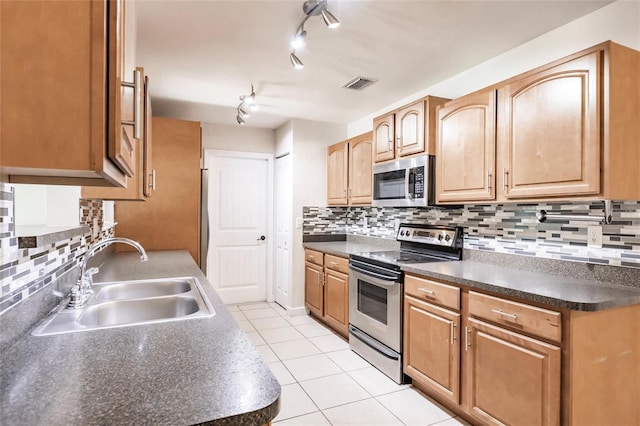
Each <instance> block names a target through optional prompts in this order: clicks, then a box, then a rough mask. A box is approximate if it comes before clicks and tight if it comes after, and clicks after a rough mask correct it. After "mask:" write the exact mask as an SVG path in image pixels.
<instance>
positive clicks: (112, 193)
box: [82, 68, 155, 201]
mask: <svg viewBox="0 0 640 426" xmlns="http://www.w3.org/2000/svg"><path fill="white" fill-rule="evenodd" d="M138 70H139V71H140V72H141V74H142V75H144V69H143V68H138ZM144 81H145V84H144V93H145V96H143V97H142V98H141V99H140V102H142V105H140V106H139V108H141V109H142V111H144V127H143V130H142V132H143V133H142V136H143V137H142V138H141V139H132V140H133V141H134V142H135V150H136V152H138V153H140V154H142V155H139V156H137V161H136V169H135V170H134V175H133V177H130V178H127V186H126V188H108V187H106V188H105V187H94V186H84V187H82V198H93V199H101V200H119V201H146V200H147V199H148V198H149V196H150V195H151V190H152V187H153V186H155V173H154V172H153V171H152V162H151V99H150V97H149V90H148V84H149V78H148V77H146V76H145V77H144Z"/></svg>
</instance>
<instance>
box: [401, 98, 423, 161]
mask: <svg viewBox="0 0 640 426" xmlns="http://www.w3.org/2000/svg"><path fill="white" fill-rule="evenodd" d="M395 118H396V123H395V128H396V152H397V153H398V156H404V155H410V154H417V153H420V152H424V101H423V100H420V101H418V102H416V103H413V104H411V105H409V106H406V107H404V108H402V109H400V110H398V111H396V113H395Z"/></svg>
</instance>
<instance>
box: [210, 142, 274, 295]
mask: <svg viewBox="0 0 640 426" xmlns="http://www.w3.org/2000/svg"><path fill="white" fill-rule="evenodd" d="M271 161H272V159H271V156H270V155H268V154H252V153H225V152H223V151H207V152H206V154H205V164H206V167H207V168H208V169H209V197H208V198H209V200H208V210H209V226H210V229H209V255H208V259H207V265H208V267H207V279H208V280H209V281H210V282H211V284H212V285H213V287H214V288H215V289H216V290H217V292H218V294H219V295H220V297H221V298H222V300H223V301H224V302H225V303H243V302H255V301H264V300H267V283H268V277H269V271H270V270H272V269H271V268H269V267H268V260H269V254H270V250H269V245H270V243H269V222H270V219H271V213H270V206H271V205H272V203H271V202H270V196H271V193H272V185H271V183H270V182H271V179H272V177H273V174H272V171H271V164H272V163H271Z"/></svg>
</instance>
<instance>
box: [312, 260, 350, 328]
mask: <svg viewBox="0 0 640 426" xmlns="http://www.w3.org/2000/svg"><path fill="white" fill-rule="evenodd" d="M304 277H305V278H304V290H305V295H304V304H305V307H306V308H307V309H309V312H310V313H311V315H313V316H315V317H316V318H317V319H319V320H320V321H322V322H324V323H325V324H327V325H328V326H329V327H331V328H332V329H334V330H335V331H337V332H338V333H340V334H341V335H343V336H344V337H347V336H348V334H349V260H348V259H346V258H343V257H338V256H333V255H330V254H325V253H322V252H319V251H315V250H309V249H306V250H305V274H304Z"/></svg>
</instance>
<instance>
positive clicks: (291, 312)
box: [287, 306, 309, 317]
mask: <svg viewBox="0 0 640 426" xmlns="http://www.w3.org/2000/svg"><path fill="white" fill-rule="evenodd" d="M308 314H309V312H307V308H305V307H304V306H298V307H296V308H292V307H290V306H287V315H288V316H290V317H299V316H302V315H308Z"/></svg>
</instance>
